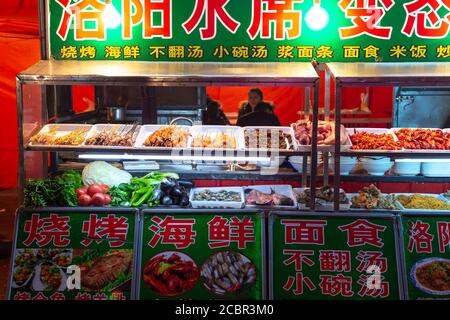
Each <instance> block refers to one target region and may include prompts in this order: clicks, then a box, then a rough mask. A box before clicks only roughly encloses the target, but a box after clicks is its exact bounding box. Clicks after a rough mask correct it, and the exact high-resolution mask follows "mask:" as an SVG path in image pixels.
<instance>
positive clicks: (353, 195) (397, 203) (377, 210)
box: [347, 193, 403, 212]
mask: <svg viewBox="0 0 450 320" xmlns="http://www.w3.org/2000/svg"><path fill="white" fill-rule="evenodd" d="M381 195H382V196H388V195H389V194H387V193H382V194H381ZM357 196H359V193H347V197H348V198H349V199H350V210H367V211H376V212H385V211H402V210H403V206H402V205H401V204H400V202H398V201H395V203H396V205H397V208H398V209H394V210H389V209H366V208H352V199H353V198H354V197H357Z"/></svg>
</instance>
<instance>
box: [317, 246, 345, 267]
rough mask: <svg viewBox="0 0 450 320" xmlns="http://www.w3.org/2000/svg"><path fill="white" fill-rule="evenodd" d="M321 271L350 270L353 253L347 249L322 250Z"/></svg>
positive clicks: (320, 257) (320, 256) (320, 258)
mask: <svg viewBox="0 0 450 320" xmlns="http://www.w3.org/2000/svg"><path fill="white" fill-rule="evenodd" d="M319 261H320V271H333V272H350V271H351V268H352V267H351V253H350V251H347V250H320V255H319Z"/></svg>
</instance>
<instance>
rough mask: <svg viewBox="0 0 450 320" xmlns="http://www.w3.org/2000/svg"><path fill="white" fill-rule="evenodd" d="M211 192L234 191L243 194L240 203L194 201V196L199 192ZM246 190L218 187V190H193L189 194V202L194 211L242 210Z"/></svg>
mask: <svg viewBox="0 0 450 320" xmlns="http://www.w3.org/2000/svg"><path fill="white" fill-rule="evenodd" d="M205 190H209V191H212V192H214V191H215V192H218V191H222V190H225V191H234V192H239V193H240V194H241V201H240V202H231V201H194V200H193V199H194V195H195V194H196V193H198V192H202V191H205ZM244 199H245V198H244V189H242V188H241V187H217V188H193V189H191V191H190V193H189V201H190V202H191V206H192V208H194V209H200V208H206V209H241V208H243V207H244V201H245V200H244Z"/></svg>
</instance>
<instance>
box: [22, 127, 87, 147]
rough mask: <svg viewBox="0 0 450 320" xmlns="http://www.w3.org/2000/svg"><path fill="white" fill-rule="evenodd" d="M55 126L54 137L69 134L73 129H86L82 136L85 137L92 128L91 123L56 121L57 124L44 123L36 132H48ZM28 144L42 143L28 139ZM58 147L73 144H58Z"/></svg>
mask: <svg viewBox="0 0 450 320" xmlns="http://www.w3.org/2000/svg"><path fill="white" fill-rule="evenodd" d="M55 127H57V129H56V131H55V137H57V138H59V137H62V136H64V135H66V134H69V133H71V132H72V131H75V130H79V129H85V130H86V134H85V136H84V138H85V139H86V137H87V136H88V135H89V133H90V132H91V130H92V129H93V126H92V125H91V124H72V123H57V124H47V125H45V126H44V127H43V128H42V129H41V130H40V131H39V133H38V134H40V133H48V132H50V130H52V129H54V128H55ZM29 134H30V133H29ZM30 138H31V137H30ZM82 144H83V143H81V144H79V145H82ZM28 145H30V146H43V145H42V144H36V143H32V142H30V141H29V143H28ZM45 146H49V145H45ZM50 146H55V145H50ZM58 147H73V145H61V146H60V145H58Z"/></svg>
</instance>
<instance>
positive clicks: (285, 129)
mask: <svg viewBox="0 0 450 320" xmlns="http://www.w3.org/2000/svg"><path fill="white" fill-rule="evenodd" d="M257 129H259V130H275V131H282V132H283V133H284V134H286V135H290V136H291V141H292V143H291V145H289V146H288V149H271V148H261V147H259V146H258V148H251V147H247V146H246V144H245V133H246V132H247V131H251V130H257ZM243 139H244V148H245V149H246V150H251V151H255V150H280V151H285V150H292V151H294V150H295V151H296V150H298V145H297V141H296V139H295V136H294V130H292V128H291V127H244V128H243ZM290 146H292V148H289V147H290Z"/></svg>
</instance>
